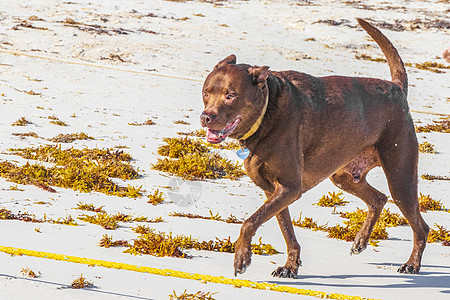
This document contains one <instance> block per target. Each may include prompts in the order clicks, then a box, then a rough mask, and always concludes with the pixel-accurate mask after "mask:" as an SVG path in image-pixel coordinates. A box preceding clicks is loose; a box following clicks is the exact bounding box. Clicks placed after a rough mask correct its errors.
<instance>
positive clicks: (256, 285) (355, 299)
mask: <svg viewBox="0 0 450 300" xmlns="http://www.w3.org/2000/svg"><path fill="white" fill-rule="evenodd" d="M0 252H4V253H8V254H11V255H17V256H22V255H26V256H34V257H40V258H48V259H54V260H60V261H67V262H72V263H79V264H86V265H92V266H100V267H105V268H113V269H122V270H128V271H135V272H141V273H149V274H153V275H160V276H170V277H177V278H183V279H191V280H202V281H205V282H212V283H220V284H226V285H231V286H234V287H248V288H253V289H258V290H270V291H275V292H285V293H291V294H298V295H307V296H314V297H317V298H325V299H338V300H362V299H366V300H373V299H368V298H363V297H359V296H348V295H343V294H336V293H326V292H320V291H313V290H307V289H299V288H295V287H290V286H283V285H278V284H273V283H267V282H255V281H250V280H244V279H229V278H226V277H223V276H211V275H204V274H196V273H187V272H181V271H175V270H171V269H158V268H152V267H145V266H136V265H130V264H125V263H118V262H110V261H106V260H98V259H90V258H83V257H77V256H69V255H62V254H55V253H48V252H41V251H34V250H27V249H21V248H13V247H5V246H0Z"/></svg>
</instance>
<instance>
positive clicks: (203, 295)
mask: <svg viewBox="0 0 450 300" xmlns="http://www.w3.org/2000/svg"><path fill="white" fill-rule="evenodd" d="M167 1H174V0H167ZM214 294H217V293H210V292H202V291H198V292H196V293H195V294H190V293H188V292H187V290H185V291H184V292H183V293H182V294H181V295H179V296H178V295H177V294H176V293H175V291H173V293H172V294H171V295H169V300H215V299H214V298H213V297H212V296H213V295H214Z"/></svg>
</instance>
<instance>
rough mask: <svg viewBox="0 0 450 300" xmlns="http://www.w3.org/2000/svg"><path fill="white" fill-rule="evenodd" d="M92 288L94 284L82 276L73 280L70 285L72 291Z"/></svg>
mask: <svg viewBox="0 0 450 300" xmlns="http://www.w3.org/2000/svg"><path fill="white" fill-rule="evenodd" d="M93 286H94V284H93V283H92V282H91V281H88V280H87V279H86V278H84V277H83V274H81V275H80V277H78V278H77V279H75V280H74V281H73V282H72V284H71V285H70V287H71V288H73V289H84V288H88V287H93Z"/></svg>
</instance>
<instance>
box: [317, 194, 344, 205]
mask: <svg viewBox="0 0 450 300" xmlns="http://www.w3.org/2000/svg"><path fill="white" fill-rule="evenodd" d="M343 195H344V194H343V193H342V192H341V191H339V192H337V193H336V192H332V193H331V192H328V196H327V195H323V196H322V198H320V199H319V201H318V202H317V203H314V204H315V205H317V206H325V207H335V206H342V205H345V204H347V203H348V201H345V200H344V196H343Z"/></svg>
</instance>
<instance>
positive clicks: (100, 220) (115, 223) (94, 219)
mask: <svg viewBox="0 0 450 300" xmlns="http://www.w3.org/2000/svg"><path fill="white" fill-rule="evenodd" d="M78 219H80V220H81V221H85V222H88V223H91V224H96V225H100V226H101V227H103V228H105V229H108V230H114V229H117V227H119V222H148V223H160V222H163V221H164V220H163V219H162V218H160V217H159V218H155V219H148V218H147V217H133V216H131V215H127V214H123V213H120V212H119V213H116V214H114V215H112V214H108V213H106V212H105V211H100V212H98V213H97V214H96V215H94V216H90V215H85V214H83V215H81V216H79V217H78Z"/></svg>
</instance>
